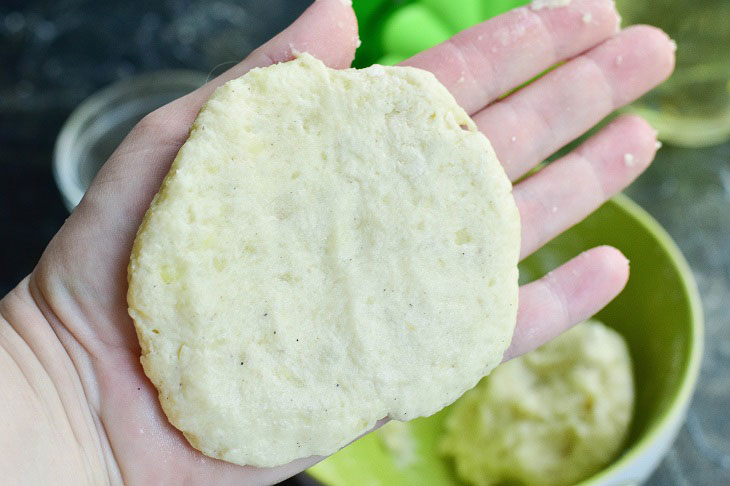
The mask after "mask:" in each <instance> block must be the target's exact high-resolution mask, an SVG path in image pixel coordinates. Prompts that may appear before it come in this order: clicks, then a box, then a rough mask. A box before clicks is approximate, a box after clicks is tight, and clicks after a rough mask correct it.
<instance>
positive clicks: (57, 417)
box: [0, 278, 112, 484]
mask: <svg viewBox="0 0 730 486" xmlns="http://www.w3.org/2000/svg"><path fill="white" fill-rule="evenodd" d="M0 363H2V364H1V366H0V388H2V389H3V395H4V402H5V403H4V407H3V408H2V409H0V421H2V422H3V423H5V424H7V427H6V430H5V431H4V432H3V436H2V438H0V444H2V449H1V450H0V452H1V453H0V474H2V476H3V477H4V481H5V480H8V484H108V483H110V482H112V481H111V480H110V474H109V472H108V469H109V468H108V467H107V462H108V461H105V457H104V453H103V451H104V448H103V447H102V440H103V439H104V438H103V437H102V436H100V434H99V427H98V426H97V424H99V420H98V418H97V417H96V414H95V412H94V410H93V408H92V407H91V406H90V404H89V400H88V399H87V391H86V390H84V388H83V386H82V384H81V379H80V377H79V373H78V371H77V367H76V365H75V364H74V361H73V360H72V359H71V358H70V355H69V353H68V352H67V349H66V347H65V346H64V345H63V344H62V343H61V340H60V339H59V337H58V335H57V334H56V332H55V331H54V328H53V327H52V326H51V324H50V323H49V321H48V319H46V317H45V316H44V314H43V312H42V311H41V309H40V307H39V305H38V303H37V302H36V301H35V300H34V299H33V297H32V295H31V292H30V288H29V279H28V278H26V279H25V280H23V281H22V282H21V283H20V284H19V285H18V287H16V288H15V289H14V290H13V291H12V292H11V293H10V294H8V295H7V296H5V297H4V298H3V299H2V300H0Z"/></svg>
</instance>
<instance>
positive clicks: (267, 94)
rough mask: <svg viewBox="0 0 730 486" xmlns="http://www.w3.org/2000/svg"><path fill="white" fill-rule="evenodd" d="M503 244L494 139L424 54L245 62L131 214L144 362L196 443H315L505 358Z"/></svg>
mask: <svg viewBox="0 0 730 486" xmlns="http://www.w3.org/2000/svg"><path fill="white" fill-rule="evenodd" d="M519 242H520V235H519V215H518V212H517V208H516V206H515V202H514V199H513V198H512V194H511V185H510V183H509V181H508V179H507V177H506V176H505V174H504V172H503V170H502V168H501V166H500V164H499V162H498V161H497V158H496V157H495V154H494V151H493V150H492V148H491V146H490V144H489V141H488V140H487V139H486V138H485V137H484V135H482V134H481V133H479V132H478V131H477V130H476V127H475V125H474V123H473V122H472V120H471V119H470V118H469V117H468V116H467V114H466V113H465V112H464V111H463V110H462V109H461V108H460V107H459V106H458V105H457V104H456V102H455V101H454V99H453V97H452V96H451V95H450V94H449V93H448V91H447V90H446V89H445V88H444V87H443V86H442V85H441V84H440V83H439V82H438V81H437V80H436V79H435V77H433V76H432V75H431V74H430V73H427V72H425V71H421V70H418V69H413V68H390V67H382V66H373V67H370V68H368V69H364V70H354V69H349V70H341V71H337V70H331V69H329V68H327V67H325V66H324V65H323V64H322V63H321V62H320V61H318V60H316V59H314V58H313V57H311V56H309V55H306V54H305V55H301V56H300V57H299V58H298V59H296V60H295V61H292V62H288V63H283V64H278V65H275V66H271V67H267V68H263V69H254V70H253V71H251V72H249V73H248V74H246V75H245V76H243V77H242V78H239V79H236V80H234V81H231V82H229V83H227V84H225V85H224V86H222V87H221V88H219V89H218V90H216V92H215V93H214V94H213V96H212V97H211V98H210V100H209V101H208V102H207V104H206V105H205V107H204V108H203V109H202V111H201V112H200V114H199V115H198V117H197V119H196V120H195V123H194V125H193V128H192V131H191V133H190V137H189V139H188V141H187V142H186V143H185V145H184V146H183V147H182V148H181V149H180V152H179V154H178V156H177V158H176V159H175V162H174V164H173V166H172V167H171V169H170V172H169V174H168V175H167V177H166V178H165V180H164V182H163V185H162V188H161V189H160V192H159V194H158V195H157V196H156V197H155V199H154V200H153V202H152V205H151V207H150V209H149V211H148V212H147V215H146V216H145V219H144V222H143V223H142V225H141V227H140V229H139V233H138V235H137V239H136V241H135V244H134V249H133V252H132V257H131V262H130V267H129V281H130V286H129V295H128V301H129V307H130V308H129V312H130V315H131V316H132V317H133V318H134V321H135V326H136V329H137V334H138V337H139V341H140V344H141V346H142V358H141V361H142V365H143V366H144V370H145V372H146V373H147V376H149V378H150V380H152V382H153V383H154V385H155V386H156V387H157V389H158V391H159V398H160V402H161V404H162V408H163V409H164V411H165V413H166V414H167V417H168V418H169V420H170V422H171V423H172V424H173V425H175V427H177V428H178V429H180V430H181V431H183V433H184V434H185V436H186V437H187V439H188V440H189V441H190V443H191V444H192V445H193V446H194V447H195V448H197V449H199V450H201V451H202V452H204V453H205V454H207V455H209V456H212V457H216V458H220V459H223V460H226V461H230V462H234V463H237V464H248V465H254V466H275V465H279V464H284V463H287V462H289V461H291V460H293V459H296V458H299V457H304V456H309V455H313V454H330V453H332V452H334V451H336V450H337V449H338V448H340V447H342V446H344V445H345V444H347V443H348V442H349V441H351V440H353V439H354V438H355V437H357V436H358V435H359V434H361V433H363V432H365V431H366V430H368V429H369V428H370V427H372V426H373V424H374V423H375V422H376V420H378V419H380V418H383V417H384V416H390V417H393V418H397V419H400V420H408V419H411V418H415V417H418V416H422V415H429V414H433V413H435V412H436V411H438V410H440V409H441V408H442V407H444V406H445V405H447V404H449V403H451V402H453V401H454V400H456V399H457V398H458V397H459V396H460V395H461V394H462V393H464V392H465V391H466V390H468V389H469V388H471V387H473V386H474V385H475V384H476V383H477V381H479V379H480V378H481V377H482V376H484V375H485V374H487V373H489V371H490V370H491V369H492V368H493V367H494V366H496V365H497V363H499V362H500V360H501V358H502V354H503V352H504V350H505V349H506V347H507V345H508V344H509V342H510V339H511V336H512V331H513V328H514V326H515V320H516V310H517V259H518V253H519Z"/></svg>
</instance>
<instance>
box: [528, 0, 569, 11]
mask: <svg viewBox="0 0 730 486" xmlns="http://www.w3.org/2000/svg"><path fill="white" fill-rule="evenodd" d="M571 2H572V0H532V2H530V8H531V9H532V10H542V9H544V8H547V9H551V10H552V9H555V8H561V7H567V6H568V5H570V3H571Z"/></svg>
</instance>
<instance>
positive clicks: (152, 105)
mask: <svg viewBox="0 0 730 486" xmlns="http://www.w3.org/2000/svg"><path fill="white" fill-rule="evenodd" d="M206 79H207V76H206V74H205V73H202V72H198V71H187V70H171V71H156V72H152V73H147V74H142V75H139V76H134V77H131V78H126V79H123V80H121V81H118V82H116V83H114V84H112V85H110V86H108V87H107V88H104V89H102V90H101V91H99V92H97V93H95V94H93V95H92V96H90V97H89V98H87V99H86V100H85V101H84V102H83V103H81V104H80V105H79V106H78V107H77V108H76V109H75V110H74V111H73V113H71V116H70V117H69V118H68V120H66V122H65V123H64V125H63V127H62V128H61V132H60V133H59V135H58V138H57V139H56V146H55V149H54V153H53V175H54V178H55V179H56V185H57V186H58V189H59V191H60V192H61V195H62V196H63V202H64V205H65V206H66V209H68V210H69V211H73V209H74V208H75V207H76V205H77V204H78V203H79V201H81V198H82V197H83V195H84V193H85V192H86V189H87V188H88V187H89V185H90V184H91V181H92V180H93V179H94V176H96V173H97V172H98V171H99V169H100V168H101V166H102V165H104V162H106V160H107V159H108V158H109V156H110V155H111V154H112V152H113V151H114V149H116V147H117V146H118V145H119V144H120V143H121V141H122V140H124V137H125V136H126V135H127V133H129V131H130V130H131V129H132V127H134V125H135V124H136V123H137V122H138V121H139V120H141V119H142V118H143V117H144V116H145V115H146V114H148V113H149V112H151V111H154V110H155V109H157V108H159V107H160V106H162V105H165V104H167V103H169V102H170V101H172V100H174V99H177V98H179V97H181V96H183V95H185V94H187V93H189V92H191V91H193V90H194V89H196V88H198V87H200V86H201V85H203V84H204V83H205V82H206Z"/></svg>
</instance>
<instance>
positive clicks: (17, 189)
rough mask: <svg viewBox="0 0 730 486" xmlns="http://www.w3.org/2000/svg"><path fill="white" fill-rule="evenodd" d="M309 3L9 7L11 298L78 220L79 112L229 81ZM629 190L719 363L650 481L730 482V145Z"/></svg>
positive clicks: (4, 84) (0, 213)
mask: <svg viewBox="0 0 730 486" xmlns="http://www.w3.org/2000/svg"><path fill="white" fill-rule="evenodd" d="M307 3H308V2H307V1H306V0H267V1H266V2H257V1H255V0H240V1H216V2H206V1H204V0H160V1H157V2H149V1H144V2H143V1H140V0H127V1H125V2H111V1H98V0H97V1H91V0H58V1H53V0H29V1H20V0H10V1H8V0H6V1H4V2H3V3H2V6H0V62H1V65H2V66H3V69H2V70H0V198H1V199H0V235H1V238H0V245H1V247H2V255H3V258H2V267H0V268H2V270H0V294H5V293H6V292H7V291H9V290H10V289H11V288H12V287H13V286H14V285H15V284H16V283H17V282H18V281H19V280H20V279H21V278H22V277H23V276H25V275H26V274H27V273H28V272H30V271H31V270H32V268H33V266H34V265H35V263H36V261H37V260H38V257H39V256H40V254H41V252H42V251H43V248H44V247H45V245H46V244H47V243H48V241H49V240H50V239H51V237H52V236H53V234H54V233H55V232H56V231H57V230H58V228H59V227H60V226H61V224H63V221H64V219H65V218H66V216H67V213H66V210H65V209H64V207H63V204H62V201H61V198H60V196H59V194H58V192H57V190H56V187H55V184H54V181H53V177H52V174H51V165H50V164H51V157H52V152H53V144H54V141H55V138H56V135H57V134H58V131H59V129H60V127H61V125H62V123H63V121H64V120H65V119H66V117H67V116H68V115H69V113H70V112H71V110H72V109H73V108H74V107H75V106H76V105H78V103H80V102H81V101H82V100H83V99H85V98H86V97H87V96H89V95H90V94H91V93H93V92H94V91H96V90H98V89H99V88H101V87H103V86H105V85H107V84H109V83H111V82H113V81H115V80H118V79H121V78H123V77H126V76H129V75H132V74H137V73H142V72H146V71H153V70H159V69H168V68H188V69H197V70H201V71H205V72H209V71H211V68H213V67H215V68H214V69H213V71H214V72H215V73H218V72H220V71H221V70H223V69H224V68H225V67H227V66H229V65H230V64H231V63H232V62H233V61H235V60H238V59H241V58H243V57H244V56H245V55H246V54H247V53H248V52H249V51H250V50H252V49H253V48H254V47H255V46H257V45H258V44H260V43H261V42H263V41H264V40H266V39H267V38H269V37H270V36H271V35H272V34H274V33H276V32H278V31H279V30H280V29H281V28H282V27H284V26H285V25H287V24H288V23H289V22H290V21H291V20H293V19H294V18H295V17H296V16H297V14H298V13H299V12H300V11H301V10H303V8H304V7H305V6H306V4H307ZM627 192H628V194H629V195H630V196H631V197H633V198H634V199H635V200H636V201H637V202H639V203H640V204H641V205H642V206H644V207H645V208H646V209H648V210H649V212H651V213H652V214H653V215H654V216H655V217H656V218H657V219H658V220H659V221H660V222H661V223H662V224H663V225H664V227H665V228H667V230H668V231H669V233H670V234H671V235H672V236H673V237H674V238H675V240H676V241H677V243H678V244H679V246H680V248H681V249H682V251H683V252H684V254H685V255H686V256H687V259H688V260H689V262H690V264H691V266H692V268H693V270H694V272H695V275H696V276H697V280H698V284H699V287H700V293H701V295H702V300H703V306H704V311H705V318H706V351H705V360H704V362H703V366H702V371H701V378H700V382H699V385H698V389H697V392H696V395H695V398H694V401H693V405H692V408H691V410H690V414H689V419H688V422H687V424H686V425H685V426H684V427H683V428H682V430H681V432H680V435H679V437H678V440H677V442H676V443H675V445H674V446H673V448H672V450H671V451H670V453H669V454H668V456H667V457H666V458H665V459H664V461H663V462H662V464H661V466H660V467H659V469H658V470H657V472H656V473H655V474H654V476H653V477H652V479H650V481H649V483H648V484H651V485H682V486H684V485H689V484H703V485H721V484H723V485H724V484H730V420H728V413H727V411H728V410H730V373H728V371H727V370H729V369H730V143H727V144H725V145H721V146H718V147H714V148H707V149H699V150H689V149H680V148H672V147H665V148H664V149H662V150H661V151H660V153H659V156H658V159H657V161H656V163H655V164H654V165H653V166H652V167H651V168H650V169H649V170H648V171H647V173H646V174H645V175H643V176H642V177H641V178H640V179H639V181H638V182H637V183H636V184H635V185H634V186H632V187H631V188H630V189H629V190H628V191H627ZM289 484H297V483H296V482H294V481H291V482H289Z"/></svg>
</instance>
